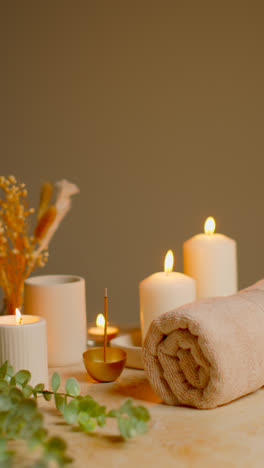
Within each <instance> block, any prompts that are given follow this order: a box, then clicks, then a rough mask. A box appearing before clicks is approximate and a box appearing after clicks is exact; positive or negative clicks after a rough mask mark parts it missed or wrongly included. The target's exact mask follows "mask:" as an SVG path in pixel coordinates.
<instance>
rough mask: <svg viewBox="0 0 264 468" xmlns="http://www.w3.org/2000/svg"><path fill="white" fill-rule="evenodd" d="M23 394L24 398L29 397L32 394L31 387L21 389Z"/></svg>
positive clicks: (26, 386)
mask: <svg viewBox="0 0 264 468" xmlns="http://www.w3.org/2000/svg"><path fill="white" fill-rule="evenodd" d="M23 393H24V396H25V397H26V398H29V397H31V395H32V394H33V387H31V385H25V386H24V387H23Z"/></svg>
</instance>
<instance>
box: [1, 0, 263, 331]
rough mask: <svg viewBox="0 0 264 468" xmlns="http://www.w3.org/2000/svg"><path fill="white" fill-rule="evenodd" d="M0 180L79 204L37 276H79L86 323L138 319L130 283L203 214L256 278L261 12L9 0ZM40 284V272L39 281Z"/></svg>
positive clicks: (244, 272)
mask: <svg viewBox="0 0 264 468" xmlns="http://www.w3.org/2000/svg"><path fill="white" fill-rule="evenodd" d="M0 10H1V11H0V35H1V41H0V48H1V50H0V52H1V55H0V60H1V74H0V80H1V96H0V121H1V122H0V134H1V135H0V158H1V160H0V162H1V164H0V172H1V174H9V173H14V174H16V175H17V176H19V177H20V178H21V179H22V180H23V181H25V182H26V183H27V185H28V188H29V190H30V194H31V199H32V203H36V201H37V197H38V190H39V185H40V183H41V182H42V181H44V180H47V179H51V180H52V181H55V180H57V179H60V178H68V179H70V180H72V181H74V182H76V183H77V184H78V185H79V187H80V189H81V195H80V196H79V197H78V198H76V199H75V200H74V202H75V203H74V208H73V209H72V211H71V213H70V214H69V216H68V217H67V219H66V220H65V221H64V223H63V225H62V226H61V228H60V231H59V232H58V233H57V235H56V238H54V241H53V244H52V248H51V258H50V262H49V265H48V267H47V268H46V270H45V272H46V273H52V272H53V273H75V274H80V275H83V276H85V278H86V280H87V304H88V317H89V319H91V320H92V319H94V318H95V316H96V314H97V313H98V312H99V311H100V310H101V309H102V305H103V288H104V287H105V286H108V288H109V293H110V296H111V301H110V314H111V318H112V319H113V320H115V321H120V322H135V321H137V320H138V283H139V281H140V280H141V279H143V278H144V277H145V276H147V275H149V274H151V273H153V272H155V271H158V270H159V269H161V268H162V264H163V257H164V255H165V253H166V251H167V250H168V249H169V248H172V249H173V250H174V252H175V254H176V269H178V270H181V268H182V252H181V249H182V242H183V241H184V240H185V239H186V238H188V237H190V236H192V235H193V234H195V233H197V232H199V231H201V229H202V226H203V222H204V220H205V218H206V217H207V216H208V215H213V216H215V218H216V221H217V228H218V231H219V232H223V233H226V234H227V235H229V236H231V237H233V238H235V239H237V241H238V249H239V279H240V286H241V287H244V286H247V285H249V284H250V283H253V282H254V281H256V280H258V279H259V278H261V277H262V276H263V269H264V245H263V244H264V243H263V237H264V216H263V205H264V203H263V201H264V186H263V180H264V161H263V150H264V139H263V109H264V91H263V82H264V81H263V78H264V61H263V50H264V49H263V46H264V27H263V26H264V16H263V13H264V7H263V2H254V1H248V2H242V1H240V2H234V1H221V2H216V1H208V2H203V1H193V2H189V1H185V2H182V1H176V0H174V1H164V0H162V1H159V2H154V1H144V0H140V1H119V2H117V1H111V0H106V1H83V2H82V1H78V0H77V1H53V0H52V1H45V2H40V1H21V0H18V1H12V0H10V1H6V2H5V1H2V2H1V3H0ZM41 273H44V270H42V271H41Z"/></svg>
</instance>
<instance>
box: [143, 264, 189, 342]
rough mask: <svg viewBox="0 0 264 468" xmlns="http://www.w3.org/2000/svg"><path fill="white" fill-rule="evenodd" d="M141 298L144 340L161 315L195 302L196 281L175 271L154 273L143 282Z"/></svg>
mask: <svg viewBox="0 0 264 468" xmlns="http://www.w3.org/2000/svg"><path fill="white" fill-rule="evenodd" d="M139 296H140V320H141V333H142V339H143V340H144V338H145V336H146V333H147V331H148V328H149V326H150V324H151V322H152V321H153V320H154V319H156V318H157V317H158V316H159V315H160V314H162V313H163V312H168V311H170V310H172V309H175V308H176V307H179V306H181V305H183V304H187V303H189V302H192V301H194V300H195V298H196V292H195V281H194V280H193V279H192V278H190V277H188V276H186V275H184V274H182V273H177V272H175V271H172V272H169V273H166V272H159V273H154V274H153V275H151V276H149V277H148V278H145V279H144V280H143V281H141V283H140V285H139Z"/></svg>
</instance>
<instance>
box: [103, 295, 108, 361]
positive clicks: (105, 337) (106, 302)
mask: <svg viewBox="0 0 264 468" xmlns="http://www.w3.org/2000/svg"><path fill="white" fill-rule="evenodd" d="M107 312H108V295H107V288H105V290H104V319H105V324H104V362H106V347H107V315H108V314H107Z"/></svg>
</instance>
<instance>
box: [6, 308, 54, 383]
mask: <svg viewBox="0 0 264 468" xmlns="http://www.w3.org/2000/svg"><path fill="white" fill-rule="evenodd" d="M17 314H18V315H17V316H15V315H3V316H2V317H0V365H2V364H3V363H4V362H5V361H8V362H9V364H10V365H12V366H13V367H14V371H15V372H17V371H19V370H22V369H26V370H29V371H30V372H31V381H30V384H31V385H33V386H35V385H37V384H39V383H43V384H44V385H45V387H47V386H48V357H47V334H46V321H45V320H44V319H43V318H41V317H36V316H33V315H22V316H21V315H20V313H19V311H17Z"/></svg>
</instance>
